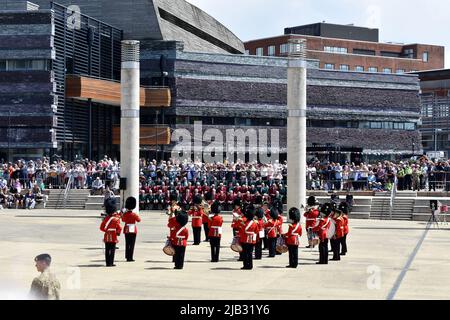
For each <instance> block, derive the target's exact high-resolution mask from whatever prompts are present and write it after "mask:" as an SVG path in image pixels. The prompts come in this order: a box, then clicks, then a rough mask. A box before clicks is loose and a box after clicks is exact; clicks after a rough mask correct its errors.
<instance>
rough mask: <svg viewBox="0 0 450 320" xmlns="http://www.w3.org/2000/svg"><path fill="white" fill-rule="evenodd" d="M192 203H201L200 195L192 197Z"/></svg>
mask: <svg viewBox="0 0 450 320" xmlns="http://www.w3.org/2000/svg"><path fill="white" fill-rule="evenodd" d="M194 204H202V197H201V196H195V197H194Z"/></svg>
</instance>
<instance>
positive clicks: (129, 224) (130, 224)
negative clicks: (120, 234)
mask: <svg viewBox="0 0 450 320" xmlns="http://www.w3.org/2000/svg"><path fill="white" fill-rule="evenodd" d="M135 225H136V224H135V223H128V224H127V226H135Z"/></svg>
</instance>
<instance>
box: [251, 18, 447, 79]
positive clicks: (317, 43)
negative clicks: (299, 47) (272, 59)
mask: <svg viewBox="0 0 450 320" xmlns="http://www.w3.org/2000/svg"><path fill="white" fill-rule="evenodd" d="M290 39H307V47H308V51H307V57H308V58H310V59H316V60H319V62H320V68H321V69H330V70H341V71H358V72H379V73H399V74H402V73H405V72H414V71H420V70H431V69H441V68H443V67H444V49H445V48H444V47H442V46H434V45H425V44H396V43H380V42H379V38H378V29H368V28H362V27H355V26H351V25H348V26H347V25H334V24H328V23H317V24H313V25H306V26H299V27H293V28H286V29H285V34H284V35H281V36H276V37H271V38H264V39H257V40H251V41H248V42H246V43H245V49H246V52H247V54H250V55H259V56H281V57H283V56H286V55H287V45H286V44H287V43H288V41H289V40H290Z"/></svg>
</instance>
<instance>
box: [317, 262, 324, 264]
mask: <svg viewBox="0 0 450 320" xmlns="http://www.w3.org/2000/svg"><path fill="white" fill-rule="evenodd" d="M316 264H325V262H316Z"/></svg>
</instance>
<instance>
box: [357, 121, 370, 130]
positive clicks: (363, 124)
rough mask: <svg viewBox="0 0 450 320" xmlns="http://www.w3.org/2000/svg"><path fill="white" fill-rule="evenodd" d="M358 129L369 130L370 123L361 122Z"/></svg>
mask: <svg viewBox="0 0 450 320" xmlns="http://www.w3.org/2000/svg"><path fill="white" fill-rule="evenodd" d="M359 128H360V129H370V122H367V121H361V122H360V123H359Z"/></svg>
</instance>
